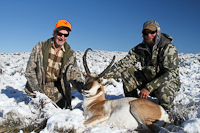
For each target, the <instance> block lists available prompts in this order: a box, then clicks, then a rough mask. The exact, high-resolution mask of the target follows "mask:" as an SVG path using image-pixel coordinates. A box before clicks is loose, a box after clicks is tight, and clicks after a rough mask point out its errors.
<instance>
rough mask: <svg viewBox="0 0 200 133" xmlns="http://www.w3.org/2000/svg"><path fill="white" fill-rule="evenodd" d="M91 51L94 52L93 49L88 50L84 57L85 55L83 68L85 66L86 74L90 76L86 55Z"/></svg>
mask: <svg viewBox="0 0 200 133" xmlns="http://www.w3.org/2000/svg"><path fill="white" fill-rule="evenodd" d="M89 50H91V51H92V49H91V48H88V49H87V50H86V51H85V53H84V55H83V66H84V68H85V71H86V74H90V70H89V68H88V65H87V61H86V54H87V52H88V51H89Z"/></svg>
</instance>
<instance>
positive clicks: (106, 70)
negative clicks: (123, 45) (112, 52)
mask: <svg viewBox="0 0 200 133" xmlns="http://www.w3.org/2000/svg"><path fill="white" fill-rule="evenodd" d="M114 61H115V56H113V59H112V61H111V62H110V65H109V66H107V68H106V69H105V70H104V71H103V72H102V73H101V74H99V78H101V77H103V76H104V75H105V73H107V72H108V70H109V69H110V67H111V66H112V64H113V63H114Z"/></svg>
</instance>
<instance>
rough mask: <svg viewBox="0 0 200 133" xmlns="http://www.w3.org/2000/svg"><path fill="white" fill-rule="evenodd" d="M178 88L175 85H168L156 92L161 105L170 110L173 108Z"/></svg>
mask: <svg viewBox="0 0 200 133" xmlns="http://www.w3.org/2000/svg"><path fill="white" fill-rule="evenodd" d="M178 90H179V88H178V86H177V85H176V84H174V83H171V84H168V85H166V86H164V87H160V88H158V89H157V90H156V91H155V93H154V94H155V96H156V97H157V98H158V100H159V104H160V105H161V106H162V107H163V108H165V109H169V108H171V107H172V106H173V101H174V98H175V96H176V95H177V93H178Z"/></svg>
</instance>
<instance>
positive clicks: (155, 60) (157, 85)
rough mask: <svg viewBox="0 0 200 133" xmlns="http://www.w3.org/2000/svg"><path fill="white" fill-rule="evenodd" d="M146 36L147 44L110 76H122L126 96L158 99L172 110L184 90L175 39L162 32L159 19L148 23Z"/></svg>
mask: <svg viewBox="0 0 200 133" xmlns="http://www.w3.org/2000/svg"><path fill="white" fill-rule="evenodd" d="M142 34H143V42H142V43H140V44H138V45H137V46H136V47H134V48H133V49H131V50H130V51H129V53H128V55H126V56H125V57H124V58H123V59H122V60H120V61H119V62H117V63H115V64H114V65H113V66H112V67H111V69H110V70H109V72H108V73H107V74H106V76H107V77H114V78H116V77H118V76H119V75H120V74H121V78H122V81H123V89H124V93H125V96H126V97H139V98H145V99H146V98H147V96H149V95H151V96H155V97H157V98H158V101H159V104H160V105H161V106H163V107H164V108H165V109H169V108H170V107H171V106H172V105H173V100H174V97H175V96H176V95H177V92H178V91H179V89H180V77H179V60H178V51H177V49H176V47H175V46H174V45H173V44H172V40H173V39H172V37H171V36H169V35H167V34H164V33H161V29H160V26H159V24H158V23H157V22H156V21H155V20H149V21H147V22H145V23H144V25H143V30H142ZM137 89H139V90H140V93H139V95H138V93H137Z"/></svg>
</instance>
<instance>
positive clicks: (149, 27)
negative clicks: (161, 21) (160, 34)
mask: <svg viewBox="0 0 200 133" xmlns="http://www.w3.org/2000/svg"><path fill="white" fill-rule="evenodd" d="M145 29H149V30H151V31H156V30H157V29H156V27H155V26H153V25H147V26H146V27H143V30H142V33H143V31H144V30H145Z"/></svg>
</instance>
